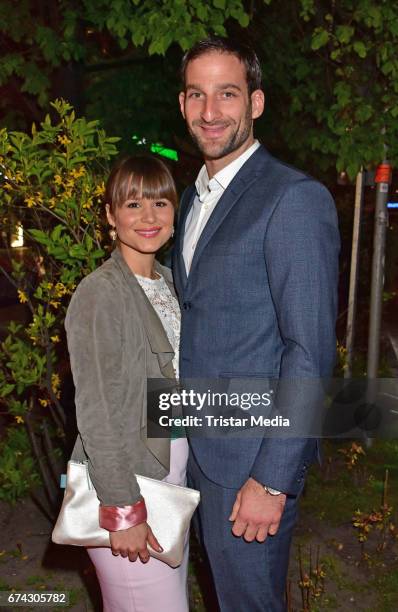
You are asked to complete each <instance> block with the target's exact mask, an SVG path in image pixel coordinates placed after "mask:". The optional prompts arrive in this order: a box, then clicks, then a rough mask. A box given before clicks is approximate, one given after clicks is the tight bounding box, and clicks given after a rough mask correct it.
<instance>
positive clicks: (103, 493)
mask: <svg viewBox="0 0 398 612" xmlns="http://www.w3.org/2000/svg"><path fill="white" fill-rule="evenodd" d="M155 269H156V270H157V271H158V272H159V273H160V274H162V275H163V277H164V278H165V280H166V282H167V284H168V286H169V288H170V290H171V291H172V293H173V295H174V288H173V283H172V277H171V272H170V270H169V269H168V268H165V267H163V266H161V265H160V264H159V263H157V262H156V264H155ZM65 328H66V332H67V338H68V348H69V354H70V361H71V367H72V374H73V380H74V383H75V388H76V394H75V404H76V414H77V426H78V430H79V436H78V440H77V442H76V446H75V449H74V451H73V454H72V458H73V459H77V460H82V459H87V460H88V468H89V473H90V477H91V479H92V482H93V485H94V487H95V489H96V492H97V495H98V497H99V499H100V501H101V503H102V504H103V505H106V506H126V505H131V504H134V503H135V502H136V501H138V500H139V499H140V490H139V486H138V484H137V480H136V478H135V476H134V474H135V473H136V474H141V475H143V476H149V477H151V478H157V479H162V478H164V477H165V476H166V474H167V473H168V471H169V459H170V441H169V439H167V438H162V439H153V438H152V439H148V438H147V437H146V384H147V378H163V377H167V378H173V377H174V370H173V365H172V359H173V356H174V351H173V348H172V346H171V345H170V342H169V340H168V338H167V335H166V332H165V331H164V328H163V325H162V323H161V321H160V319H159V317H158V315H157V314H156V312H155V310H154V309H153V307H152V305H151V303H150V302H149V300H148V298H147V297H146V295H145V293H144V291H143V290H142V289H141V287H140V285H139V283H138V281H137V279H136V278H135V276H134V274H133V272H132V271H131V270H130V268H129V267H128V265H127V264H126V262H125V261H124V259H123V256H122V254H121V252H120V250H119V249H118V248H116V249H115V250H114V251H113V253H112V256H111V258H110V259H108V260H107V261H106V262H105V263H104V264H103V265H102V266H101V267H99V268H98V269H97V270H95V271H94V272H92V273H91V274H89V275H88V276H87V277H86V278H84V279H83V280H82V281H81V283H80V284H79V286H78V287H77V289H76V291H75V293H74V294H73V296H72V300H71V302H70V305H69V308H68V311H67V315H66V319H65Z"/></svg>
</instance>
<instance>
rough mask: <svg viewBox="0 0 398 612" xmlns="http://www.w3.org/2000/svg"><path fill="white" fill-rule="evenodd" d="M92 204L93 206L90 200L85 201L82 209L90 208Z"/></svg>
mask: <svg viewBox="0 0 398 612" xmlns="http://www.w3.org/2000/svg"><path fill="white" fill-rule="evenodd" d="M92 204H93V201H92V199H91V198H90V199H89V200H87V202H85V203H84V204H83V208H91V206H92Z"/></svg>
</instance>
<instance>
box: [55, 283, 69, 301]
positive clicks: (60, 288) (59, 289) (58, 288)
mask: <svg viewBox="0 0 398 612" xmlns="http://www.w3.org/2000/svg"><path fill="white" fill-rule="evenodd" d="M54 293H55V297H57V298H58V297H62V296H63V295H66V294H67V293H69V291H68V289H67V288H66V287H65V285H64V284H63V283H57V284H56V285H55V291H54Z"/></svg>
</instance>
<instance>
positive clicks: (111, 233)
mask: <svg viewBox="0 0 398 612" xmlns="http://www.w3.org/2000/svg"><path fill="white" fill-rule="evenodd" d="M109 236H110V237H111V240H112V241H113V242H115V240H116V238H117V231H116V227H112V228H111V229H110V230H109Z"/></svg>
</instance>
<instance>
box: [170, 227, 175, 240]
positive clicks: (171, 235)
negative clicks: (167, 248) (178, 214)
mask: <svg viewBox="0 0 398 612" xmlns="http://www.w3.org/2000/svg"><path fill="white" fill-rule="evenodd" d="M173 236H174V227H173V229H172V230H171V234H170V238H172V237H173Z"/></svg>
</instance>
